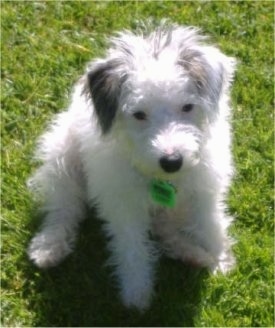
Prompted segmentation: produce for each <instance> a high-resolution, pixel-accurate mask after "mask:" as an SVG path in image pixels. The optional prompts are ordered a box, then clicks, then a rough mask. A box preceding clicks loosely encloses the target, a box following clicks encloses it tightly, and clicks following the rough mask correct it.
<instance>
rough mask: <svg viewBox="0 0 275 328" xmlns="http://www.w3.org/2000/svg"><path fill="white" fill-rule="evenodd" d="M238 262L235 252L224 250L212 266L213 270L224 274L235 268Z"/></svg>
mask: <svg viewBox="0 0 275 328" xmlns="http://www.w3.org/2000/svg"><path fill="white" fill-rule="evenodd" d="M235 264H236V260H235V258H234V256H233V254H232V253H231V252H230V251H227V252H223V253H222V254H221V255H220V256H219V259H218V261H217V262H216V264H215V265H214V266H213V267H212V272H213V273H214V274H217V273H218V272H221V273H223V274H226V273H228V272H229V271H231V270H233V269H234V267H235Z"/></svg>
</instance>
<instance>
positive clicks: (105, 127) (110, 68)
mask: <svg viewBox="0 0 275 328" xmlns="http://www.w3.org/2000/svg"><path fill="white" fill-rule="evenodd" d="M120 66H121V63H120V62H119V61H118V60H115V59H113V60H108V61H100V62H96V63H94V64H92V65H91V66H90V67H89V68H88V72H87V80H86V85H85V92H86V94H88V96H90V97H91V99H92V101H93V104H94V107H95V113H96V115H97V118H98V122H99V124H100V127H101V130H102V132H103V133H104V134H106V133H108V132H109V131H110V129H111V126H112V123H113V121H114V118H115V116H116V112H117V109H118V103H119V97H120V93H121V86H122V83H123V81H124V80H125V78H126V77H125V76H123V75H122V74H121V73H120V72H119V67H120Z"/></svg>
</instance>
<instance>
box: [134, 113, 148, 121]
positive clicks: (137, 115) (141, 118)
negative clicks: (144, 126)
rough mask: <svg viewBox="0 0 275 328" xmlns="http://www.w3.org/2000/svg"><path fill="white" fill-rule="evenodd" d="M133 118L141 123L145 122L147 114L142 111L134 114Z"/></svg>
mask: <svg viewBox="0 0 275 328" xmlns="http://www.w3.org/2000/svg"><path fill="white" fill-rule="evenodd" d="M133 116H134V118H136V119H137V120H139V121H145V120H146V119H147V115H146V113H144V112H142V111H138V112H135V113H134V114H133Z"/></svg>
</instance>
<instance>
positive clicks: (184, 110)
mask: <svg viewBox="0 0 275 328" xmlns="http://www.w3.org/2000/svg"><path fill="white" fill-rule="evenodd" d="M193 108H194V105H193V104H187V105H184V106H183V107H182V111H183V112H185V113H188V112H191V110H192V109H193Z"/></svg>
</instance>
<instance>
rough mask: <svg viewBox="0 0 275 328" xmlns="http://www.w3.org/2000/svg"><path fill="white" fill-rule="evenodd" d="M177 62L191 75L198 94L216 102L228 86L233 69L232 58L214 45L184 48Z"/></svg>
mask: <svg viewBox="0 0 275 328" xmlns="http://www.w3.org/2000/svg"><path fill="white" fill-rule="evenodd" d="M179 63H180V64H181V65H182V66H183V67H184V69H185V71H187V72H188V73H189V74H190V76H191V77H192V79H193V81H194V82H195V85H196V86H197V88H198V92H199V94H200V95H201V96H202V97H203V98H209V99H208V101H209V102H210V103H212V104H216V103H217V102H218V101H219V99H220V95H221V94H222V92H225V91H226V90H227V89H228V87H229V86H230V82H231V81H232V79H233V75H234V70H235V60H234V58H231V57H227V56H225V55H224V54H222V53H221V52H220V51H219V50H218V49H216V48H214V47H210V46H209V47H208V46H203V47H199V48H197V49H190V48H187V49H184V50H183V51H182V52H181V54H180V60H179Z"/></svg>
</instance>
